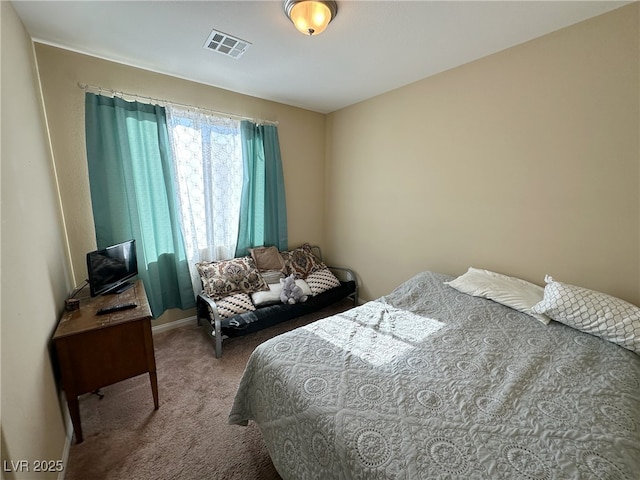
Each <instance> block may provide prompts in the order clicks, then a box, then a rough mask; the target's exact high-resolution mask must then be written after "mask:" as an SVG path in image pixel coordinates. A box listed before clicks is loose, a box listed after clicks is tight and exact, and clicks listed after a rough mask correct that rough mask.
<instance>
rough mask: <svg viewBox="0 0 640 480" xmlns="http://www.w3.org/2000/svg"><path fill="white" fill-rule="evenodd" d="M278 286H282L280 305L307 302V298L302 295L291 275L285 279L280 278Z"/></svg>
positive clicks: (294, 278)
mask: <svg viewBox="0 0 640 480" xmlns="http://www.w3.org/2000/svg"><path fill="white" fill-rule="evenodd" d="M280 285H282V292H281V293H280V300H282V303H289V304H294V303H302V302H306V301H307V296H306V295H304V294H303V293H302V289H301V288H300V287H299V286H298V285H296V277H295V276H294V275H293V274H291V275H289V276H288V277H286V278H281V279H280Z"/></svg>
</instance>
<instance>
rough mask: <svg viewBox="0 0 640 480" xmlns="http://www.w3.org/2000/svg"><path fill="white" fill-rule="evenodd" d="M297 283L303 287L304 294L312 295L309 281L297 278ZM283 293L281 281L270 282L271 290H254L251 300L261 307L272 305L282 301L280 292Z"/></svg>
mask: <svg viewBox="0 0 640 480" xmlns="http://www.w3.org/2000/svg"><path fill="white" fill-rule="evenodd" d="M296 285H298V286H299V287H300V288H301V289H302V294H303V295H307V296H309V297H310V296H311V295H312V293H311V288H309V285H308V284H307V282H305V281H304V280H302V279H297V280H296ZM281 293H282V284H281V283H270V284H269V291H261V292H253V293H252V294H251V300H253V304H254V305H255V306H256V307H261V306H263V305H270V304H274V303H280V302H281V300H280V294H281Z"/></svg>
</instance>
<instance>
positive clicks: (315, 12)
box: [284, 0, 338, 35]
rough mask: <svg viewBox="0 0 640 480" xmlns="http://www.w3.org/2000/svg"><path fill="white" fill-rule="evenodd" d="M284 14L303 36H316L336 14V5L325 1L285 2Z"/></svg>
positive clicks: (299, 0)
mask: <svg viewBox="0 0 640 480" xmlns="http://www.w3.org/2000/svg"><path fill="white" fill-rule="evenodd" d="M284 12H285V13H286V14H287V17H289V20H291V21H292V22H293V24H294V25H295V27H296V28H297V29H298V30H299V31H300V32H302V33H304V34H305V35H318V34H320V33H322V32H323V31H324V29H325V28H327V25H329V23H330V22H331V20H333V19H334V18H335V16H336V14H337V13H338V4H337V3H336V2H334V1H331V0H329V1H327V0H285V2H284Z"/></svg>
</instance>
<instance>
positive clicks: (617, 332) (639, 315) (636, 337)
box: [532, 275, 640, 354]
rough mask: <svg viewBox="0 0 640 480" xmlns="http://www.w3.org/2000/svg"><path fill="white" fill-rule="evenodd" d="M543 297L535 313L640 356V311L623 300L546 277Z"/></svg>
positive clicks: (536, 306) (535, 306)
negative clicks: (542, 314)
mask: <svg viewBox="0 0 640 480" xmlns="http://www.w3.org/2000/svg"><path fill="white" fill-rule="evenodd" d="M545 281H546V282H547V286H546V287H545V289H544V298H543V299H542V301H541V302H539V303H538V304H536V305H534V307H533V308H532V310H533V311H534V312H537V313H544V314H546V315H548V316H550V317H551V318H552V319H554V320H556V321H558V322H561V323H564V324H565V325H569V326H570V327H573V328H575V329H577V330H580V331H582V332H585V333H590V334H592V335H595V336H597V337H600V338H603V339H605V340H608V341H609V342H613V343H616V344H618V345H620V346H621V347H624V348H626V349H628V350H631V351H633V352H636V353H639V354H640V308H638V307H636V306H635V305H633V304H631V303H629V302H625V301H624V300H622V299H620V298H617V297H613V296H611V295H607V294H606V293H602V292H596V291H594V290H589V289H587V288H583V287H577V286H575V285H569V284H566V283H560V282H556V281H555V280H554V279H553V278H552V277H551V276H549V275H547V276H546V277H545Z"/></svg>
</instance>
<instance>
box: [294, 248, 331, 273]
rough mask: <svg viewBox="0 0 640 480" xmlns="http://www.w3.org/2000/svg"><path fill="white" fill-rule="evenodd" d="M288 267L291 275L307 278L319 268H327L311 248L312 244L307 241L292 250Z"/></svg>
mask: <svg viewBox="0 0 640 480" xmlns="http://www.w3.org/2000/svg"><path fill="white" fill-rule="evenodd" d="M287 262H288V263H287V268H288V273H289V275H291V274H293V275H295V276H296V278H301V279H303V280H304V279H306V278H307V276H308V275H309V274H311V273H313V272H315V271H317V270H320V269H323V268H326V265H325V264H324V263H322V262H321V261H320V260H318V259H317V258H316V256H315V255H314V254H313V250H312V249H311V245H309V244H308V243H305V244H304V245H302V246H301V247H298V248H296V249H295V250H291V251H290V252H289V254H288V258H287Z"/></svg>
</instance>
